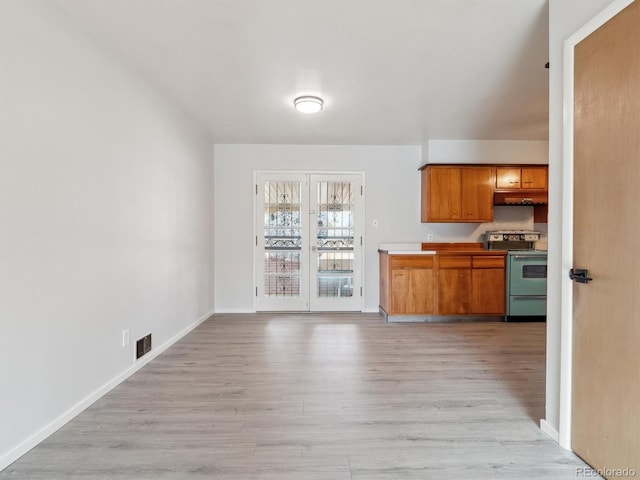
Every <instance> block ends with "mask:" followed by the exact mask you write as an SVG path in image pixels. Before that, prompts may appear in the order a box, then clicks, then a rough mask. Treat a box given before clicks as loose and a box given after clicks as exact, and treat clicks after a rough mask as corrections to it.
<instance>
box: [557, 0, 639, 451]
mask: <svg viewBox="0 0 640 480" xmlns="http://www.w3.org/2000/svg"><path fill="white" fill-rule="evenodd" d="M633 2H634V0H614V1H613V2H612V3H611V4H610V5H608V6H607V7H606V8H605V9H604V10H602V11H601V12H600V13H599V14H598V15H596V16H595V17H593V18H592V19H591V20H590V21H589V22H587V23H586V24H585V25H584V26H583V27H582V28H580V29H579V30H578V31H577V32H576V33H574V34H573V35H571V36H570V37H569V38H568V39H567V40H565V42H564V65H563V66H564V77H563V80H564V84H563V99H564V102H563V104H564V105H563V106H564V109H563V111H564V120H563V141H562V146H563V147H562V157H563V160H562V172H563V181H562V268H561V272H560V275H561V278H562V280H561V282H562V289H561V299H560V302H561V312H562V314H561V327H560V328H561V331H560V412H559V413H560V415H559V417H560V419H559V425H558V443H559V444H560V445H561V446H563V447H564V448H566V449H568V450H571V388H572V367H573V365H572V355H573V282H572V281H571V280H570V279H569V269H571V268H572V267H573V114H574V112H573V101H574V90H573V87H574V75H573V72H574V48H575V46H576V45H577V44H578V43H580V42H581V41H582V40H584V39H585V38H586V37H588V36H589V35H591V34H592V33H593V32H595V31H596V30H597V29H598V28H600V27H601V26H602V25H604V24H605V23H607V22H608V21H609V20H611V19H612V18H613V17H615V16H616V15H617V14H618V13H620V12H621V11H622V10H624V9H625V8H626V7H627V6H629V5H630V4H631V3H633ZM547 381H549V380H548V379H547Z"/></svg>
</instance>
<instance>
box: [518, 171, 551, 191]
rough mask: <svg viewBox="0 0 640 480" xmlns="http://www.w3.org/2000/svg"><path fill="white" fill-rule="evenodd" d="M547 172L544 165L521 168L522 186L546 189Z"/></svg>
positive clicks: (531, 188)
mask: <svg viewBox="0 0 640 480" xmlns="http://www.w3.org/2000/svg"><path fill="white" fill-rule="evenodd" d="M547 172H548V169H547V168H546V167H538V168H523V169H522V188H525V189H528V190H546V189H547Z"/></svg>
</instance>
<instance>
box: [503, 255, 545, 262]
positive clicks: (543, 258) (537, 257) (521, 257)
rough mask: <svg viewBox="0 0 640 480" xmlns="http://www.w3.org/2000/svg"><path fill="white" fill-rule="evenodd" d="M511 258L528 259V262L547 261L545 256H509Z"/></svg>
mask: <svg viewBox="0 0 640 480" xmlns="http://www.w3.org/2000/svg"><path fill="white" fill-rule="evenodd" d="M511 258H516V259H518V260H522V259H528V260H543V261H545V262H546V261H547V257H546V256H545V255H511Z"/></svg>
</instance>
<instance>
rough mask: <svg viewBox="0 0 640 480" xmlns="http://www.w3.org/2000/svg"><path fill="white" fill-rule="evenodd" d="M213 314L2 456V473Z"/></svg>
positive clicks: (0, 461) (201, 319)
mask: <svg viewBox="0 0 640 480" xmlns="http://www.w3.org/2000/svg"><path fill="white" fill-rule="evenodd" d="M213 314H214V311H213V310H212V311H210V312H209V313H206V314H205V315H203V316H202V317H200V318H199V319H198V320H196V321H195V322H194V323H192V324H191V325H189V326H188V327H187V328H185V329H184V330H182V331H181V332H179V333H177V334H176V335H174V336H173V337H171V338H170V339H169V340H167V341H166V342H164V343H163V344H162V345H160V346H159V347H156V348H153V349H152V350H151V351H150V352H149V353H148V354H147V355H145V356H144V357H142V358H141V359H140V360H137V361H136V362H135V363H134V364H133V365H131V367H129V368H127V369H126V370H125V371H124V372H122V373H121V374H120V375H118V376H117V377H115V378H113V379H111V380H110V381H109V382H107V383H106V384H104V385H103V386H102V387H100V388H98V389H97V390H96V391H94V392H93V393H91V394H89V395H88V396H86V397H85V398H83V399H82V400H80V401H79V402H78V403H76V404H75V405H74V406H73V407H71V408H70V409H69V410H67V411H66V412H64V413H63V414H62V415H60V416H59V417H58V418H56V419H55V420H53V421H52V422H51V423H49V424H48V425H46V426H45V427H44V428H42V429H41V430H39V431H37V432H36V433H34V434H33V435H31V436H30V437H29V438H27V439H26V440H24V441H23V442H21V443H20V444H18V445H17V446H15V447H14V448H12V449H11V450H9V451H8V452H6V453H4V454H3V455H2V456H0V471H2V470H4V469H5V468H7V467H8V466H9V465H11V464H12V463H13V462H15V461H16V460H18V459H19V458H20V457H21V456H23V455H24V454H25V453H27V452H28V451H29V450H31V449H32V448H33V447H35V446H36V445H38V444H39V443H40V442H42V441H43V440H45V439H46V438H47V437H49V436H50V435H51V434H53V433H55V432H56V431H57V430H59V429H60V428H62V427H63V426H64V425H65V424H67V423H68V422H69V421H71V420H73V418H75V417H76V416H77V415H79V414H80V413H82V412H83V411H84V410H86V409H87V408H88V407H90V406H91V405H92V404H93V403H94V402H96V401H97V400H99V399H100V398H101V397H102V396H104V395H105V394H106V393H108V392H109V391H110V390H112V389H113V388H115V387H117V386H118V385H119V384H121V383H122V382H124V381H125V380H126V379H127V378H129V377H130V376H131V375H133V374H134V373H136V372H137V371H138V370H140V369H141V368H142V367H144V366H145V365H146V364H147V363H149V362H150V361H151V360H153V359H154V358H156V357H157V356H158V355H160V354H161V353H162V352H164V351H165V350H166V349H168V348H169V347H170V346H171V345H173V344H174V343H176V342H177V341H178V340H180V339H181V338H182V337H184V336H185V335H186V334H187V333H189V332H190V331H191V330H193V329H194V328H196V327H197V326H198V325H200V324H201V323H202V322H204V321H205V320H207V319H208V318H209V317H211V316H212V315H213Z"/></svg>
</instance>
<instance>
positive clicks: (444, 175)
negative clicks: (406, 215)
mask: <svg viewBox="0 0 640 480" xmlns="http://www.w3.org/2000/svg"><path fill="white" fill-rule="evenodd" d="M422 180H423V186H425V185H426V188H423V197H422V221H423V222H450V221H452V220H459V219H460V210H461V206H460V201H461V192H460V168H457V167H427V168H425V169H424V170H423V171H422ZM425 191H426V192H427V194H426V195H424V192H425Z"/></svg>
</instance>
